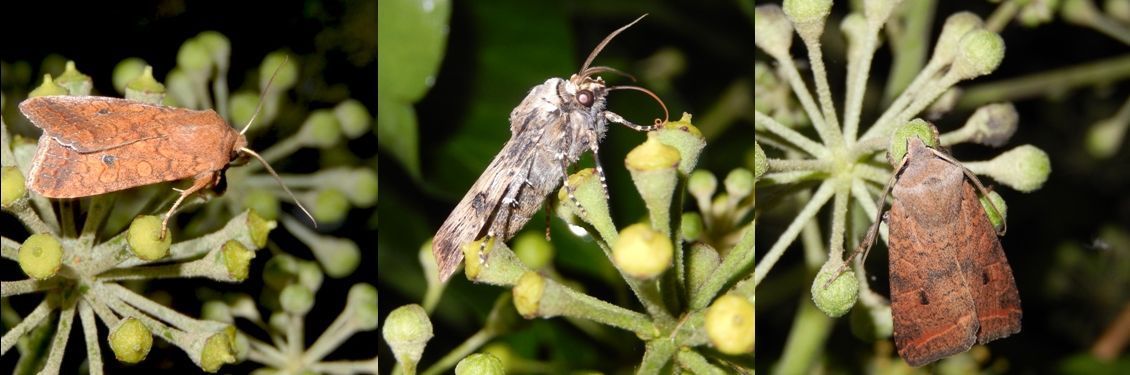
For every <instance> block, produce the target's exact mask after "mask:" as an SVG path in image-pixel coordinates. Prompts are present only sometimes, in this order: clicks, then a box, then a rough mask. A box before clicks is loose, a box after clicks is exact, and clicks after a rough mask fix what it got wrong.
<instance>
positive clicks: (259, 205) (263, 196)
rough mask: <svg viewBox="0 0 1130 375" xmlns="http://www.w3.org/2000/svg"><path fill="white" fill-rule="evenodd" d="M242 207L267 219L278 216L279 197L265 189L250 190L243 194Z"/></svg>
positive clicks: (273, 218)
mask: <svg viewBox="0 0 1130 375" xmlns="http://www.w3.org/2000/svg"><path fill="white" fill-rule="evenodd" d="M243 207H247V208H249V209H251V210H253V211H254V212H255V213H256V214H258V215H259V216H260V217H262V218H264V219H267V220H275V219H278V218H279V198H277V197H275V195H274V194H272V193H271V192H269V191H266V190H252V191H249V192H247V194H246V195H244V196H243Z"/></svg>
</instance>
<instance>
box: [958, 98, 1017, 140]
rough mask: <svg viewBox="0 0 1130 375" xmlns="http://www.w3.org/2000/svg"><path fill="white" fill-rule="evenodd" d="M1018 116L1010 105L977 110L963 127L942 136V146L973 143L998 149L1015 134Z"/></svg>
mask: <svg viewBox="0 0 1130 375" xmlns="http://www.w3.org/2000/svg"><path fill="white" fill-rule="evenodd" d="M1019 122H1020V115H1018V114H1017V113H1016V107H1014V106H1013V105H1012V103H998V104H989V105H986V106H983V107H981V108H978V109H977V111H976V112H974V113H973V116H969V120H968V121H966V122H965V126H962V127H961V129H958V130H957V131H955V132H953V133H950V134H946V135H943V136H942V137H941V138H942V144H945V145H951V144H956V143H960V142H966V141H968V142H975V143H979V144H983V145H986V146H993V147H1000V146H1001V145H1004V144H1005V142H1008V139H1009V138H1011V137H1012V135H1013V134H1015V133H1016V128H1017V124H1018V123H1019Z"/></svg>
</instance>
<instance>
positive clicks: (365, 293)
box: [345, 283, 380, 331]
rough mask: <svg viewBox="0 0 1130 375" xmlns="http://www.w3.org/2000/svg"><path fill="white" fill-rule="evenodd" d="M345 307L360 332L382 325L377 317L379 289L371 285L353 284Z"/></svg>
mask: <svg viewBox="0 0 1130 375" xmlns="http://www.w3.org/2000/svg"><path fill="white" fill-rule="evenodd" d="M345 306H346V309H348V310H349V312H350V313H351V314H352V315H351V317H352V318H353V321H354V324H355V325H356V326H357V329H359V330H362V331H368V330H372V329H376V328H377V324H378V323H380V322H379V320H378V316H377V288H374V287H373V286H372V285H370V284H366V283H358V284H353V286H352V287H350V288H349V296H348V297H347V299H346V303H345Z"/></svg>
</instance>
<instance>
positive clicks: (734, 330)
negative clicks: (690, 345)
mask: <svg viewBox="0 0 1130 375" xmlns="http://www.w3.org/2000/svg"><path fill="white" fill-rule="evenodd" d="M753 310H754V308H753V303H751V302H750V301H749V300H748V299H746V298H744V297H741V296H738V295H735V294H727V295H724V296H722V297H718V299H717V300H715V301H714V303H712V304H710V307H709V308H707V309H706V336H707V338H709V339H710V343H711V344H713V345H714V347H715V348H717V349H718V351H720V352H722V353H725V354H729V355H740V354H746V353H752V352H753V344H754V342H755V336H754V318H753V317H754V313H753Z"/></svg>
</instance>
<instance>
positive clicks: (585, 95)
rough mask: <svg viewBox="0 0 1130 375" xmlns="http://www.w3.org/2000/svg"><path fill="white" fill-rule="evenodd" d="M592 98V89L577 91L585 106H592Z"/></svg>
mask: <svg viewBox="0 0 1130 375" xmlns="http://www.w3.org/2000/svg"><path fill="white" fill-rule="evenodd" d="M592 100H593V97H592V91H589V90H581V92H578V93H577V101H578V102H580V103H581V105H583V106H585V107H592Z"/></svg>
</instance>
